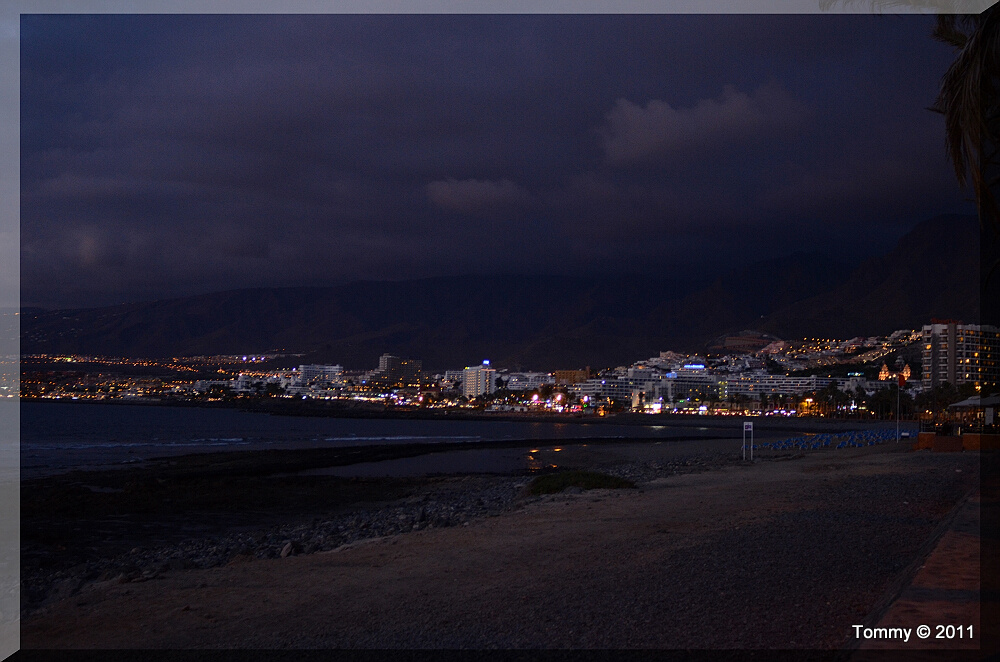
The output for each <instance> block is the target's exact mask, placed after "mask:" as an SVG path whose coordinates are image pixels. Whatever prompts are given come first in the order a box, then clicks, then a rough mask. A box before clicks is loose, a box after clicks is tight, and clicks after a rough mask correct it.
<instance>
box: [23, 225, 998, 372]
mask: <svg viewBox="0 0 1000 662" xmlns="http://www.w3.org/2000/svg"><path fill="white" fill-rule="evenodd" d="M977 313H978V231H977V226H976V221H975V219H974V218H968V217H954V216H951V217H939V218H936V219H932V220H930V221H927V222H925V223H922V224H921V225H919V226H918V227H917V228H915V229H914V230H913V231H912V232H911V233H909V234H907V235H906V236H905V237H903V239H901V240H900V242H899V244H898V246H897V247H896V248H895V249H894V250H893V251H892V252H890V253H889V254H888V255H886V256H883V257H880V258H877V259H873V260H869V261H868V262H866V263H864V264H862V265H861V266H860V267H858V268H857V269H854V270H851V269H849V268H848V267H846V266H845V265H843V264H840V263H838V262H836V261H835V260H833V259H831V258H829V257H827V256H825V255H823V254H817V253H797V254H794V255H790V256H788V257H785V258H781V259H774V260H768V261H765V262H761V263H758V264H754V265H752V266H749V267H746V268H742V269H739V270H734V271H732V272H729V273H727V274H724V275H721V276H719V277H718V278H716V279H715V280H714V281H712V282H705V283H699V284H695V285H692V284H690V283H687V284H684V283H680V282H678V281H671V280H665V279H655V278H649V277H608V278H598V277H590V278H575V277H536V276H531V277H526V276H488V277H482V276H462V277H454V278H433V279H425V280H411V281H403V282H358V283H350V284H345V285H338V286H336V287H300V288H276V289H246V290H236V291H230V292H220V293H214V294H206V295H201V296H193V297H185V298H178V299H169V300H163V301H152V302H143V303H134V304H125V305H119V306H112V307H105V308H91V309H80V310H60V311H43V310H39V309H25V310H24V311H22V315H21V350H22V352H23V353H25V354H35V353H79V354H105V355H117V356H144V357H165V356H183V355H198V354H239V353H262V352H267V351H273V350H284V351H286V352H295V353H306V354H307V356H306V357H303V358H302V359H300V361H303V362H312V361H324V362H326V361H329V362H337V363H341V364H342V365H344V366H345V367H346V368H347V369H365V368H373V367H375V365H377V361H378V357H379V355H381V354H382V353H384V352H390V353H393V354H396V355H399V356H403V357H406V358H415V359H422V360H423V362H424V366H425V368H426V369H429V370H443V369H446V368H459V367H462V366H464V365H470V364H474V363H479V362H480V361H481V360H482V359H487V358H488V359H491V360H492V361H493V362H494V363H495V364H497V365H500V366H503V367H510V368H515V369H545V370H550V369H556V368H575V367H583V366H585V365H590V366H592V367H595V368H596V367H606V366H615V365H623V364H627V363H630V362H632V361H635V360H638V359H642V358H645V357H648V356H653V355H655V354H656V353H657V352H659V351H661V350H666V349H674V350H681V351H702V350H704V348H705V345H706V343H708V342H710V341H711V340H713V339H715V338H717V337H718V336H720V335H721V334H725V333H728V332H732V333H738V332H739V331H741V330H743V329H758V330H761V331H767V332H769V333H773V334H775V335H777V336H780V337H786V338H788V337H793V338H794V337H802V336H815V335H822V336H836V337H849V336H855V335H860V334H865V335H870V334H873V333H882V332H886V331H891V330H894V329H897V328H916V327H919V326H920V325H921V324H925V323H927V322H928V321H929V319H930V317H932V316H934V317H960V318H963V319H969V320H971V319H974V318H975V317H976V315H977ZM287 362H288V361H287V360H286V363H287Z"/></svg>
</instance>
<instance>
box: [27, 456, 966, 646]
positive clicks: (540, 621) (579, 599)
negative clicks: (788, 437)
mask: <svg viewBox="0 0 1000 662" xmlns="http://www.w3.org/2000/svg"><path fill="white" fill-rule="evenodd" d="M866 450H869V449H866ZM886 450H888V449H883V451H882V452H877V451H872V452H858V453H847V452H829V453H824V452H819V453H814V454H807V455H805V456H802V455H797V456H787V455H786V456H783V457H771V458H761V460H760V461H759V462H757V463H755V464H754V465H749V464H746V463H742V462H739V461H736V460H734V459H731V458H730V457H729V456H722V455H719V456H699V457H692V458H685V459H677V460H674V461H671V462H669V463H658V462H641V463H629V464H622V465H617V466H610V467H608V466H606V467H602V470H603V471H606V472H607V473H612V474H614V475H618V476H621V477H625V478H629V479H631V480H633V481H636V482H637V483H639V484H640V488H641V489H640V490H616V491H610V490H600V491H592V492H584V493H577V494H572V493H570V494H567V493H564V494H559V495H552V496H547V497H540V498H526V497H525V496H524V486H525V485H526V483H527V480H528V479H527V478H525V477H502V476H475V477H467V478H459V479H448V480H443V481H439V482H437V483H435V484H433V485H432V486H429V487H428V491H427V492H426V493H424V494H420V495H416V496H413V497H409V498H408V499H406V500H404V501H401V502H394V503H391V504H387V505H382V506H381V507H373V508H369V509H365V510H362V511H359V512H355V513H352V514H349V515H345V516H343V517H338V518H331V519H329V520H321V521H313V522H310V523H308V524H303V523H297V524H295V525H289V526H284V527H277V528H275V529H272V530H267V531H260V532H256V533H245V532H244V533H237V534H232V535H228V536H223V537H219V538H212V539H201V540H191V541H188V542H186V543H183V544H180V545H175V546H171V547H164V548H150V549H138V550H135V551H134V552H132V553H130V554H126V555H123V556H120V557H116V558H113V559H103V560H100V561H96V562H94V565H93V567H92V566H91V564H87V566H86V567H83V568H76V569H74V570H73V571H72V572H66V571H60V572H57V573H55V574H54V575H39V576H38V577H36V578H34V579H33V580H32V581H34V582H35V584H34V585H33V589H34V590H35V591H36V593H35V595H36V596H42V597H40V598H39V599H38V600H37V601H36V602H35V603H33V604H34V606H33V608H32V609H26V610H25V611H24V616H25V618H24V622H23V629H22V644H23V645H24V647H25V648H39V647H63V646H69V647H76V646H81V647H118V646H126V647H127V646H133V647H146V646H150V647H171V648H188V647H193V648H200V647H220V646H221V647H224V648H228V647H256V648H296V647H301V648H331V647H355V648H424V647H430V648H482V649H485V648H503V649H508V648H713V649H715V648H739V649H745V648H817V649H829V648H839V647H841V646H842V645H843V644H844V643H845V641H846V640H847V638H848V636H849V635H850V632H851V630H850V626H851V625H852V624H854V623H861V622H863V620H864V618H865V617H866V615H867V614H868V613H869V611H870V610H871V609H872V607H873V606H874V605H875V603H876V602H877V601H878V599H879V598H880V597H881V596H882V595H883V593H884V592H885V590H886V588H887V587H888V586H889V584H890V582H891V581H892V579H893V578H894V577H895V576H896V575H897V574H898V573H899V572H900V571H901V570H902V569H903V568H905V567H906V566H907V565H908V564H910V563H911V562H912V561H913V559H914V557H915V555H916V553H917V551H918V550H919V549H920V547H921V545H922V544H924V542H925V541H926V540H927V538H928V536H929V535H930V534H931V533H932V532H933V531H934V529H935V527H936V526H937V524H938V522H940V521H941V519H942V518H943V517H944V516H945V515H946V514H947V513H948V512H949V511H950V509H951V508H952V507H954V505H955V504H956V502H958V500H959V499H960V498H961V497H962V496H963V495H964V494H966V493H968V491H969V490H970V489H972V487H974V486H975V484H976V481H977V479H978V454H970V453H963V454H931V453H893V452H885V451H886ZM776 460H788V461H776ZM432 529H433V530H432ZM401 533H407V535H398V534H401ZM365 540H368V542H363V541H365ZM329 549H333V550H336V551H332V552H330V553H327V554H321V553H314V554H309V553H308V552H310V551H321V550H329ZM282 551H286V552H287V553H286V557H287V558H281V555H282ZM183 568H190V569H187V570H184V569H183ZM60 573H61V576H60ZM97 573H99V574H97ZM88 578H89V579H88ZM102 579H103V580H105V581H99V580H102ZM87 582H92V583H91V584H90V585H87ZM46 587H48V588H46ZM263 587H266V589H264V588H263ZM43 593H44V596H43ZM121 613H129V614H131V618H130V619H129V620H128V621H127V622H121V621H120V619H118V620H116V623H115V625H116V627H114V628H109V627H107V623H108V619H109V618H115V617H116V616H117V615H119V614H121Z"/></svg>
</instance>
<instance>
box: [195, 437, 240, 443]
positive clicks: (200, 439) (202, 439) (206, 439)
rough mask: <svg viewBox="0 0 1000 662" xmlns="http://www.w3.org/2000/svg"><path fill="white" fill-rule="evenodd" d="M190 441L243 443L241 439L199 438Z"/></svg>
mask: <svg viewBox="0 0 1000 662" xmlns="http://www.w3.org/2000/svg"><path fill="white" fill-rule="evenodd" d="M191 441H202V442H204V441H228V442H233V441H243V437H199V438H198V439H192V440H191Z"/></svg>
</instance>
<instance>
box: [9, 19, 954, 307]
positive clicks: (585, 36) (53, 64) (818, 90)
mask: <svg viewBox="0 0 1000 662" xmlns="http://www.w3.org/2000/svg"><path fill="white" fill-rule="evenodd" d="M932 20H933V19H931V18H929V17H917V16H913V17H909V16H908V17H872V16H801V17H795V16H791V17H760V16H747V17H742V16H711V17H699V16H627V17H615V16H566V15H563V16H453V15H451V16H419V15H417V16H336V15H330V16H278V15H269V16H233V15H220V16H201V17H191V16H152V15H143V16H119V17H115V16H89V17H88V16H66V15H48V16H25V17H23V18H22V23H21V40H22V41H21V136H22V147H21V149H22V152H21V178H22V180H21V181H22V185H21V186H22V188H21V190H22V200H21V204H22V206H21V218H22V228H21V233H22V234H21V265H22V266H21V269H22V303H23V304H25V305H45V306H68V307H71V306H89V305H100V304H108V303H118V302H122V301H128V300H137V299H148V298H162V297H166V296H174V295H182V294H191V293H198V292H208V291H213V290H222V289H232V288H238V287H247V286H283V285H303V284H326V283H334V282H342V281H344V280H359V279H365V280H371V279H398V278H412V277H424V276H436V275H446V274H465V273H477V274H478V273H483V274H485V273H511V274H526V275H531V276H537V275H544V274H555V273H566V274H596V273H607V272H614V273H616V274H619V275H620V274H622V273H636V274H648V275H653V276H661V275H662V276H666V275H672V274H675V273H678V272H681V273H688V274H691V273H697V274H707V273H709V272H710V271H711V270H714V269H720V268H726V267H728V266H731V265H737V264H742V263H746V262H750V261H755V260H758V259H763V258H766V257H771V256H775V255H781V254H785V253H789V252H792V251H796V250H825V251H827V252H830V253H831V254H839V255H841V256H844V257H849V258H851V259H857V258H859V257H861V256H864V255H867V254H872V253H876V252H879V251H882V250H884V249H885V248H887V247H888V246H889V245H890V244H891V243H892V242H893V241H894V240H895V239H896V238H897V237H898V236H900V235H902V234H903V233H904V232H905V231H906V230H907V229H909V228H910V227H912V226H913V225H915V224H916V223H917V222H919V221H921V220H924V219H926V218H929V217H931V216H934V215H936V214H939V213H950V212H970V213H971V212H972V210H973V208H972V206H971V204H970V203H969V202H968V201H967V198H968V197H969V195H968V193H967V192H963V191H961V190H959V189H958V187H957V185H956V184H955V182H954V176H953V174H952V172H951V170H950V168H949V166H948V163H947V161H946V158H945V150H944V138H943V122H942V120H941V117H940V116H938V115H935V114H934V113H931V112H929V111H927V110H926V108H927V106H929V105H930V104H931V103H932V102H933V100H934V96H935V92H936V89H937V83H938V80H939V78H940V76H941V74H943V72H944V71H945V69H946V68H947V65H948V63H949V59H950V56H951V52H950V50H949V49H948V47H946V46H944V45H942V44H939V43H937V42H934V41H933V40H931V38H930V36H929V33H930V29H931V27H932Z"/></svg>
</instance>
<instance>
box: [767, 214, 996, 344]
mask: <svg viewBox="0 0 1000 662" xmlns="http://www.w3.org/2000/svg"><path fill="white" fill-rule="evenodd" d="M979 298H980V293H979V224H978V221H977V220H976V218H975V217H972V216H938V217H936V218H933V219H931V220H928V221H924V222H923V223H921V224H919V225H918V226H917V227H915V228H914V229H913V230H911V231H910V232H909V233H908V234H906V235H905V236H904V237H903V238H901V239H900V240H899V242H898V243H897V245H896V247H895V248H894V249H893V250H892V251H890V252H889V253H888V254H886V255H883V256H881V257H877V258H873V259H870V260H867V261H866V262H864V263H863V264H862V265H861V266H859V267H858V268H857V269H855V270H854V271H853V272H852V273H851V274H850V275H849V277H848V278H846V279H845V280H844V281H843V282H842V283H841V284H840V285H838V286H837V287H835V288H833V289H832V290H831V291H828V292H824V293H822V294H818V295H816V296H812V297H810V298H808V299H805V300H803V301H798V302H795V303H793V304H791V305H788V306H784V307H782V308H780V309H778V310H776V311H775V312H773V313H771V314H770V315H768V316H767V317H766V319H765V320H764V321H763V322H762V323H761V324H759V325H758V327H759V328H760V329H761V330H763V331H770V332H772V333H775V334H777V335H780V336H782V337H786V338H796V337H803V336H810V337H812V336H822V337H834V338H845V337H848V336H857V335H866V336H868V335H876V334H881V333H885V332H888V331H892V330H894V329H905V328H920V326H922V325H923V324H929V323H930V320H931V318H932V317H938V318H953V319H961V320H963V321H966V322H969V323H974V322H976V321H978V320H979V313H980V308H979Z"/></svg>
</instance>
